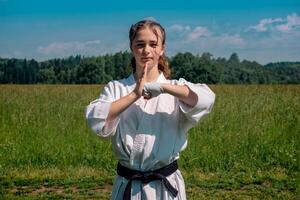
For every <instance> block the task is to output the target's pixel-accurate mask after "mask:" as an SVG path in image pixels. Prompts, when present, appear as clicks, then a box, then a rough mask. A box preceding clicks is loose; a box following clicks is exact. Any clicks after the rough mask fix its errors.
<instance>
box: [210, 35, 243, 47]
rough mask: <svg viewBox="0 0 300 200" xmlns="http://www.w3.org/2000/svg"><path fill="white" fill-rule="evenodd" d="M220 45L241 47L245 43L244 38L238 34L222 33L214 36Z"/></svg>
mask: <svg viewBox="0 0 300 200" xmlns="http://www.w3.org/2000/svg"><path fill="white" fill-rule="evenodd" d="M216 41H218V43H219V44H220V45H224V46H226V45H231V46H235V47H242V46H244V45H245V44H246V42H245V40H244V39H243V38H242V37H241V36H240V35H238V34H235V35H222V36H219V37H217V38H216Z"/></svg>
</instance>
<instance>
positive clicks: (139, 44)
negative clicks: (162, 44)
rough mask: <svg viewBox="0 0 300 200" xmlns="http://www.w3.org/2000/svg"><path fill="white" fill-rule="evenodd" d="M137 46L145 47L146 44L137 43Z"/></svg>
mask: <svg viewBox="0 0 300 200" xmlns="http://www.w3.org/2000/svg"><path fill="white" fill-rule="evenodd" d="M135 46H136V47H137V48H143V47H144V46H145V44H143V43H137V44H136V45H135Z"/></svg>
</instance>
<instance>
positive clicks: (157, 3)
mask: <svg viewBox="0 0 300 200" xmlns="http://www.w3.org/2000/svg"><path fill="white" fill-rule="evenodd" d="M146 17H153V18H155V19H156V20H158V21H159V22H160V23H161V24H162V25H163V26H164V27H165V29H166V31H167V46H166V47H167V55H168V56H173V55H175V54H176V53H177V52H186V51H188V52H191V53H194V54H202V53H203V52H210V53H212V54H213V56H214V57H215V58H217V57H226V58H228V57H229V56H230V55H231V54H232V53H233V52H236V53H238V55H239V57H240V58H241V59H247V60H255V61H258V62H259V63H262V64H265V63H268V62H276V61H300V1H299V0H251V1H248V0H244V1H241V0H239V1H238V0H224V1H220V0H219V1H217V0H211V1H207V0H205V1H200V0H198V1H189V0H185V1H176V0H172V1H171V0H165V1H161V0H152V1H150V0H149V1H136V0H131V1H125V0H123V1H122V0H107V1H100V0H98V1H96V0H68V1H67V0H60V1H58V0H23V1H22V0H0V57H9V58H11V57H16V58H34V59H37V60H46V59H50V58H63V57H68V56H70V55H77V54H81V55H86V56H92V55H94V56H96V55H103V54H106V53H115V52H118V51H125V50H129V46H128V43H129V41H128V30H129V27H130V25H131V24H133V23H135V22H137V21H138V20H140V19H143V18H146Z"/></svg>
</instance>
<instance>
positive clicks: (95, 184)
mask: <svg viewBox="0 0 300 200" xmlns="http://www.w3.org/2000/svg"><path fill="white" fill-rule="evenodd" d="M101 88H102V86H100V85H0V106H1V110H0V122H1V124H0V199H74V198H75V199H95V198H98V199H108V198H109V196H110V192H111V187H112V182H113V178H114V175H115V166H116V160H115V159H114V157H113V155H112V150H111V144H110V141H109V140H102V139H99V137H98V136H96V135H95V134H93V133H92V132H91V131H90V130H89V128H88V127H87V124H86V122H85V118H84V109H85V106H86V105H88V103H89V102H90V101H92V100H94V99H95V98H96V97H97V96H98V95H99V93H100V91H101ZM211 88H212V89H213V91H214V92H215V93H216V95H217V98H216V102H215V105H214V108H213V112H212V113H211V114H210V115H209V116H208V117H207V118H206V119H204V120H203V121H202V122H200V123H199V125H198V126H197V127H195V128H193V129H192V130H191V131H190V132H189V142H188V147H187V149H186V150H185V151H184V152H182V154H181V157H180V161H179V165H180V169H181V171H182V173H183V175H184V178H185V183H186V190H187V195H188V199H297V197H298V196H297V195H299V188H297V187H298V185H299V183H300V182H299V178H298V177H299V141H300V140H299V135H300V119H299V118H300V95H299V94H300V85H269V86H265V85H260V86H258V85H250V86H244V85H243V86H241V85H218V86H211Z"/></svg>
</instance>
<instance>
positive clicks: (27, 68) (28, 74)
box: [0, 51, 300, 84]
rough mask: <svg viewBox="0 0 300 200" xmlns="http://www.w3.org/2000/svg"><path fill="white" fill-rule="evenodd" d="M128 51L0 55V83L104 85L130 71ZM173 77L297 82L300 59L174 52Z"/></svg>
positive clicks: (204, 80)
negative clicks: (64, 55)
mask: <svg viewBox="0 0 300 200" xmlns="http://www.w3.org/2000/svg"><path fill="white" fill-rule="evenodd" d="M131 58H132V54H131V52H128V51H125V52H117V53H115V54H106V55H101V56H93V57H84V56H81V55H77V56H70V57H68V58H56V59H50V60H46V61H41V62H38V61H36V60H34V59H16V58H0V83H2V84H6V83H16V84H37V83H47V84H54V83H59V84H104V83H107V82H108V81H110V80H113V79H122V78H125V77H127V76H128V75H129V74H130V73H132V69H131V65H130V63H131ZM168 60H169V65H170V68H171V71H172V78H174V79H179V78H185V79H187V80H189V81H191V82H195V83H208V84H299V83H300V62H277V63H269V64H266V65H261V64H259V63H257V62H255V61H248V60H242V61H241V60H240V59H239V57H238V55H237V54H236V53H233V54H232V55H231V56H230V57H229V58H228V59H226V58H214V57H213V55H212V54H210V53H208V52H206V53H203V54H202V55H193V54H192V53H189V52H185V53H177V54H176V55H175V56H173V57H170V58H168Z"/></svg>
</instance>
